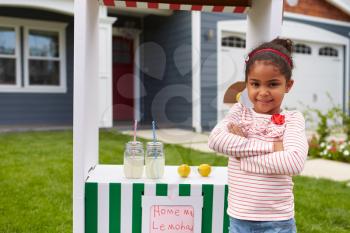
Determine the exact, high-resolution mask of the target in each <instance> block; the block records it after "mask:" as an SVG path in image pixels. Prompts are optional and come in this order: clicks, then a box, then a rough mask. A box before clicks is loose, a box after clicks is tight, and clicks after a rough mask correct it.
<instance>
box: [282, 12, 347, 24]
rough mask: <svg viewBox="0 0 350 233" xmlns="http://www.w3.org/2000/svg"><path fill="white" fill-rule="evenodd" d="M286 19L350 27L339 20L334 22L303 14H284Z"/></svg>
mask: <svg viewBox="0 0 350 233" xmlns="http://www.w3.org/2000/svg"><path fill="white" fill-rule="evenodd" d="M285 17H288V18H291V19H300V20H306V21H312V22H316V23H326V24H332V25H338V26H345V27H350V23H347V22H344V21H339V20H334V19H325V18H321V17H316V16H309V15H302V14H297V13H291V12H284V18H285Z"/></svg>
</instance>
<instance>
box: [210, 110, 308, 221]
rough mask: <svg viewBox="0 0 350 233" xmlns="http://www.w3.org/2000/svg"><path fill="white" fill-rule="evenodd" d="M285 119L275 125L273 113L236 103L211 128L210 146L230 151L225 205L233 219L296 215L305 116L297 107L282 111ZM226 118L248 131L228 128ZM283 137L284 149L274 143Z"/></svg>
mask: <svg viewBox="0 0 350 233" xmlns="http://www.w3.org/2000/svg"><path fill="white" fill-rule="evenodd" d="M281 114H283V115H284V116H285V123H284V124H282V125H277V124H274V123H273V122H272V121H271V115H267V114H260V113H256V112H255V111H254V110H253V109H251V108H246V107H245V106H243V105H242V104H240V103H237V104H235V105H234V106H233V107H232V108H231V110H230V112H229V113H228V115H227V116H226V117H225V119H224V120H222V121H221V122H220V123H219V124H217V126H216V127H215V128H214V129H213V130H212V132H211V134H210V136H209V142H208V144H209V147H210V148H211V149H213V150H215V151H217V152H219V153H224V154H227V155H229V163H228V185H229V194H228V209H227V213H228V214H229V215H230V216H231V217H234V218H238V219H244V220H252V221H281V220H287V219H290V218H293V217H294V196H293V181H292V176H293V175H297V174H299V173H300V172H301V171H302V170H303V167H304V163H305V160H306V157H307V152H308V143H307V139H306V135H305V120H304V117H303V115H302V114H301V113H300V112H298V111H283V112H281ZM228 123H234V124H236V125H238V126H239V127H240V128H241V129H242V130H243V132H244V134H245V135H246V137H241V136H238V135H234V134H232V133H230V132H229V130H228V128H227V125H228ZM281 139H282V140H283V147H284V151H279V152H274V151H273V142H275V141H280V140H281Z"/></svg>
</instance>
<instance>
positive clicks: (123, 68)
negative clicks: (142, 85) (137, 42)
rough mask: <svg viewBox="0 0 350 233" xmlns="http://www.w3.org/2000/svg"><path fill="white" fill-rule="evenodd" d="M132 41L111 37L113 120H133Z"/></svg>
mask: <svg viewBox="0 0 350 233" xmlns="http://www.w3.org/2000/svg"><path fill="white" fill-rule="evenodd" d="M133 50H134V48H133V40H132V39H127V38H123V37H120V36H114V37H113V120H115V121H128V120H133V119H134V65H133V60H134V59H133Z"/></svg>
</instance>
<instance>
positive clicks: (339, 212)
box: [0, 131, 350, 233]
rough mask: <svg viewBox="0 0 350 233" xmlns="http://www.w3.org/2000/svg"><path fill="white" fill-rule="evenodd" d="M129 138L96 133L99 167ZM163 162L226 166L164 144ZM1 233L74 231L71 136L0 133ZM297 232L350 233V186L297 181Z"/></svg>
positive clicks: (119, 151) (115, 160)
mask: <svg viewBox="0 0 350 233" xmlns="http://www.w3.org/2000/svg"><path fill="white" fill-rule="evenodd" d="M128 140H130V138H129V137H127V136H123V135H120V134H117V133H116V132H106V131H104V132H102V133H101V134H100V141H101V142H100V160H101V161H100V163H113V164H114V163H119V164H120V163H121V162H122V156H121V155H122V153H123V150H124V143H125V142H127V141H128ZM165 152H166V163H167V164H169V165H177V164H181V163H188V164H191V165H198V164H200V163H210V164H212V165H216V166H223V165H226V164H227V159H226V158H223V157H217V156H214V155H213V154H206V153H199V152H197V151H193V150H189V149H185V148H182V147H179V146H174V145H166V147H165ZM0 162H1V163H0V233H17V232H21V233H22V232H23V233H31V232H33V233H44V232H45V233H54V232H60V233H61V232H71V231H72V230H71V229H72V132H71V131H64V132H31V133H7V134H0ZM294 181H295V199H296V200H295V202H296V221H297V225H298V232H299V233H300V232H304V233H312V232H323V233H333V232H334V233H343V232H350V187H347V186H346V185H345V183H340V182H331V181H327V180H316V179H310V178H305V177H296V178H295V179H294Z"/></svg>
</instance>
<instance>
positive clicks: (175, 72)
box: [140, 12, 192, 127]
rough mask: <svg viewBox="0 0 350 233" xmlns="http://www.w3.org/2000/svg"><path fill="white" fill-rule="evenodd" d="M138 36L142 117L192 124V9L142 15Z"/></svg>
mask: <svg viewBox="0 0 350 233" xmlns="http://www.w3.org/2000/svg"><path fill="white" fill-rule="evenodd" d="M141 40H142V43H144V44H143V45H145V47H143V48H144V49H142V50H141V58H140V60H141V82H142V84H143V85H144V89H143V90H141V91H142V96H143V97H142V101H141V103H142V104H141V113H142V114H143V115H142V121H143V122H144V123H148V122H150V121H151V120H153V119H154V120H156V121H157V122H159V124H160V125H163V126H168V127H171V126H176V127H192V72H191V66H192V55H191V53H192V51H191V13H190V12H174V14H173V15H171V16H168V17H164V16H148V17H145V18H144V27H143V34H142V39H141ZM163 55H164V56H163ZM163 72H164V73H163Z"/></svg>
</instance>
